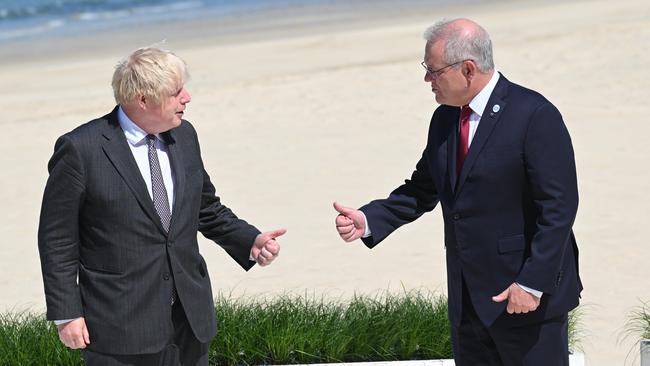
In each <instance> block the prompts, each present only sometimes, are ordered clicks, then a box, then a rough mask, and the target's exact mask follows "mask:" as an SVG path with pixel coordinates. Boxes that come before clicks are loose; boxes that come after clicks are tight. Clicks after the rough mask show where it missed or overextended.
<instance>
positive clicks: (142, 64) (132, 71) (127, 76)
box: [111, 47, 189, 105]
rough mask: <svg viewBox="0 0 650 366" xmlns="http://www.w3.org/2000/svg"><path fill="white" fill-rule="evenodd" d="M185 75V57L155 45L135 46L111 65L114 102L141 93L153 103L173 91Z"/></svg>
mask: <svg viewBox="0 0 650 366" xmlns="http://www.w3.org/2000/svg"><path fill="white" fill-rule="evenodd" d="M188 79H189V74H188V72H187V66H186V65H185V61H183V59H181V58H180V57H178V56H176V55H175V54H174V53H172V52H171V51H167V50H163V49H160V48H156V47H143V48H139V49H137V50H135V51H134V52H133V53H131V54H130V55H129V56H127V57H126V58H125V59H124V60H122V61H120V63H118V64H117V66H115V72H114V73H113V81H112V82H111V85H112V86H113V95H114V96H115V101H116V102H117V104H121V105H123V104H127V103H130V102H133V101H134V99H135V98H137V97H139V96H144V97H145V98H146V99H149V100H151V101H152V102H154V103H161V102H162V100H163V98H165V97H166V96H168V95H173V94H174V93H175V92H176V91H177V90H179V89H180V88H181V87H182V86H183V85H184V84H185V82H186V81H187V80H188Z"/></svg>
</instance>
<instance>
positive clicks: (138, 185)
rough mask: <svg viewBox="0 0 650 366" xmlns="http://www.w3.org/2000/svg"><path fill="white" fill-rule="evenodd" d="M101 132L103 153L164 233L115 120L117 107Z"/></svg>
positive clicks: (144, 184)
mask: <svg viewBox="0 0 650 366" xmlns="http://www.w3.org/2000/svg"><path fill="white" fill-rule="evenodd" d="M102 134H103V136H104V141H103V143H102V149H103V150H104V153H105V154H106V156H107V157H108V159H109V160H110V161H111V163H112V164H113V166H114V167H115V169H116V170H117V172H118V173H119V174H120V176H121V177H122V179H124V182H125V183H126V185H127V186H128V187H129V189H130V190H131V191H132V192H133V195H134V196H135V198H136V199H137V200H138V203H139V204H140V206H141V207H142V209H143V210H144V212H145V213H146V214H147V216H149V218H150V219H151V220H152V221H153V222H154V223H155V224H156V226H157V227H158V229H159V230H160V231H161V232H162V233H163V234H165V229H164V228H163V227H162V224H161V222H160V218H159V217H158V214H157V213H156V209H155V208H154V206H153V201H152V200H151V196H150V195H149V192H147V185H146V183H145V182H144V180H143V178H142V174H141V173H140V168H138V164H137V163H136V162H135V159H134V158H133V154H132V153H131V148H130V147H129V145H128V142H127V141H126V137H125V136H124V131H122V128H120V124H119V122H118V121H117V107H116V109H114V110H113V112H111V114H110V115H109V117H108V124H107V126H106V128H105V129H104V131H103V133H102Z"/></svg>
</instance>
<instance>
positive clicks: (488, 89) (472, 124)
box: [361, 70, 543, 298]
mask: <svg viewBox="0 0 650 366" xmlns="http://www.w3.org/2000/svg"><path fill="white" fill-rule="evenodd" d="M499 78H500V75H499V72H498V71H497V70H494V74H492V77H491V78H490V81H488V83H487V84H486V85H485V87H483V89H481V91H480V92H479V93H478V94H476V96H475V97H474V98H473V99H472V100H471V101H470V102H469V107H470V108H471V109H472V114H470V116H469V136H468V144H467V146H468V147H469V146H471V145H472V140H473V139H474V135H475V134H476V130H477V129H478V124H479V122H480V121H481V116H482V115H483V112H484V111H485V107H486V106H487V103H488V101H489V100H490V96H491V95H492V92H493V91H494V88H495V87H496V85H497V82H498V81H499ZM458 129H459V131H460V123H459V124H458ZM361 214H362V215H363V220H364V221H365V223H366V230H365V232H364V234H363V237H364V238H367V237H369V236H370V235H372V232H371V231H370V226H369V225H368V220H367V219H366V215H365V214H364V213H363V212H361ZM517 285H518V286H519V287H521V288H522V289H524V290H525V291H526V292H528V293H531V294H533V295H535V296H536V297H538V298H541V297H542V294H543V292H541V291H538V290H535V289H532V288H530V287H526V286H524V285H522V284H520V283H517ZM495 295H496V294H495Z"/></svg>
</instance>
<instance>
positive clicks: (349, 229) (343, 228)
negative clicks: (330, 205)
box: [334, 202, 366, 243]
mask: <svg viewBox="0 0 650 366" xmlns="http://www.w3.org/2000/svg"><path fill="white" fill-rule="evenodd" d="M334 209H335V210H336V211H337V212H338V213H339V215H338V216H336V230H337V231H338V232H339V235H340V236H341V239H343V240H345V241H346V242H348V243H349V242H351V241H354V240H357V239H359V238H360V237H362V236H363V234H364V233H365V232H366V219H365V217H364V216H363V213H361V211H359V210H355V209H353V208H350V207H345V206H343V205H342V204H340V203H338V202H334Z"/></svg>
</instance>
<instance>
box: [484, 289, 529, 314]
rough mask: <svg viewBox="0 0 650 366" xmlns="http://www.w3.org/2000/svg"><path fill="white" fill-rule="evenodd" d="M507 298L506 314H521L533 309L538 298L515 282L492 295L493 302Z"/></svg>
mask: <svg viewBox="0 0 650 366" xmlns="http://www.w3.org/2000/svg"><path fill="white" fill-rule="evenodd" d="M505 300H508V307H507V308H506V310H507V311H508V314H512V313H515V314H521V313H527V312H529V311H535V310H536V309H537V307H538V306H539V298H538V297H537V296H535V295H533V294H531V293H530V292H528V291H526V290H524V289H522V288H521V287H519V285H517V284H516V283H513V284H512V285H510V287H508V288H507V289H505V290H504V291H503V292H502V293H500V294H498V295H497V296H493V297H492V301H494V302H503V301H505Z"/></svg>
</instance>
